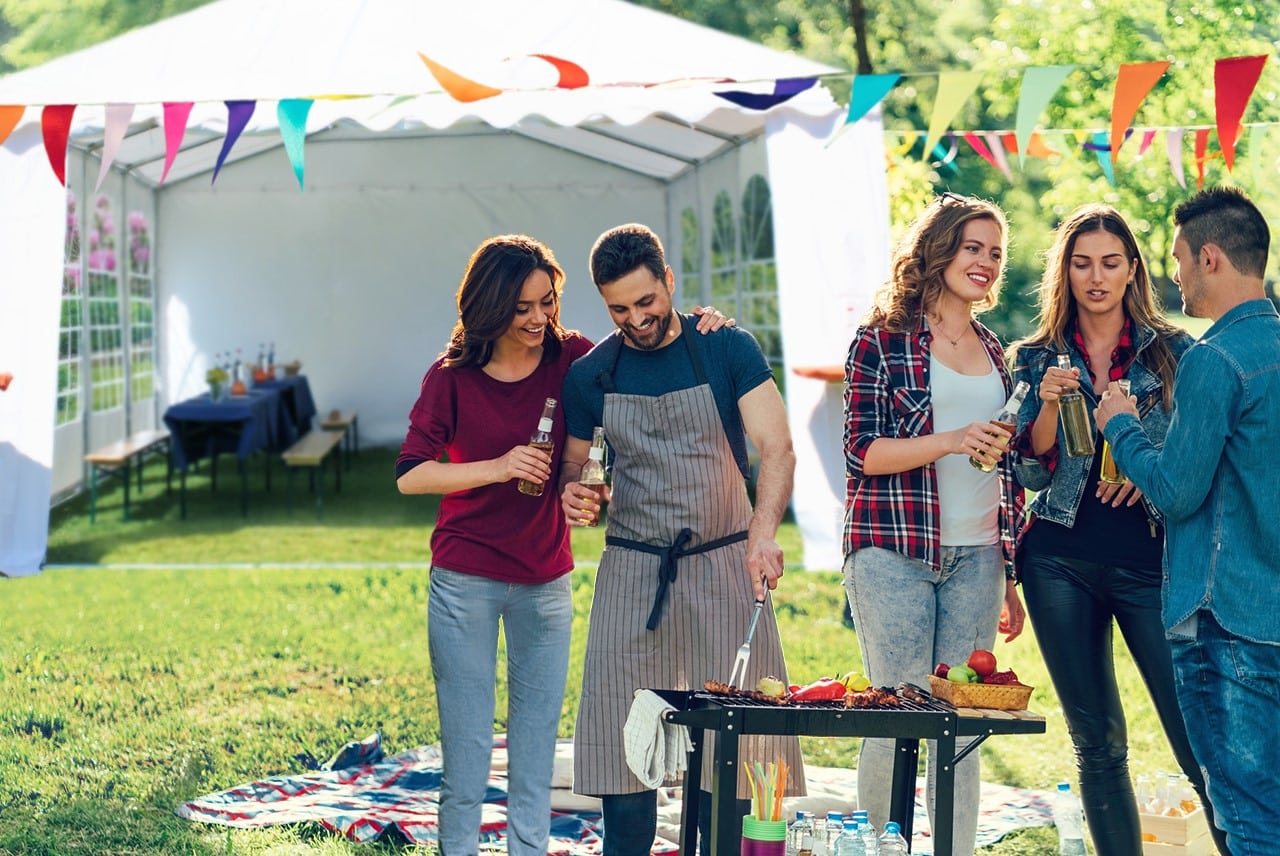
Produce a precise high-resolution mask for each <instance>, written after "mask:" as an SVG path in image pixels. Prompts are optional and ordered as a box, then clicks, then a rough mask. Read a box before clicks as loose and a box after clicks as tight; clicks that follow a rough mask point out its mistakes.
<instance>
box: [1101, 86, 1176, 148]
mask: <svg viewBox="0 0 1280 856" xmlns="http://www.w3.org/2000/svg"><path fill="white" fill-rule="evenodd" d="M1168 67H1169V63H1168V62H1163V61H1160V62H1137V63H1125V64H1123V65H1121V66H1120V76H1119V77H1117V78H1116V94H1115V98H1114V100H1113V101H1112V104H1111V165H1112V166H1115V163H1116V160H1117V159H1118V158H1119V157H1120V144H1121V143H1123V142H1124V132H1125V131H1127V130H1128V129H1129V125H1130V123H1132V122H1133V117H1134V116H1136V115H1138V107H1140V106H1141V105H1142V101H1143V99H1144V98H1146V97H1147V94H1148V93H1149V92H1151V88H1152V87H1154V86H1155V85H1156V83H1157V82H1158V81H1159V80H1160V78H1161V77H1162V76H1163V75H1164V72H1165V69H1167V68H1168Z"/></svg>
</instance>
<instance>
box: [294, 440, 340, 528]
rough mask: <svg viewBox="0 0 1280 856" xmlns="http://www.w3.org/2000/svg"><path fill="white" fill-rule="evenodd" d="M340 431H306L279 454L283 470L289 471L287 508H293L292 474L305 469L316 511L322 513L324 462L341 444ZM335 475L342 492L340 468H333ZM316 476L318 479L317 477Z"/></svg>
mask: <svg viewBox="0 0 1280 856" xmlns="http://www.w3.org/2000/svg"><path fill="white" fill-rule="evenodd" d="M342 438H343V432H341V431H308V432H307V433H306V434H303V435H302V437H301V438H299V440H298V442H296V443H294V444H293V445H292V446H290V447H289V448H287V449H285V450H284V452H283V453H281V455H280V457H281V458H282V459H284V465H285V468H286V469H287V470H288V471H289V508H291V509H292V508H293V473H294V470H296V469H300V468H302V467H306V468H308V469H310V470H311V473H310V475H311V489H312V490H313V491H315V495H316V511H317V513H321V514H323V513H324V462H325V461H326V460H327V459H328V458H329V455H330V454H332V452H333V450H334V449H336V448H338V446H339V445H340V444H341V443H342ZM334 472H335V473H336V474H337V490H338V491H339V492H341V490H342V467H341V466H337V467H334ZM317 476H318V477H317Z"/></svg>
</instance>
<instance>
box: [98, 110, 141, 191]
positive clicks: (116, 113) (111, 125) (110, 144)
mask: <svg viewBox="0 0 1280 856" xmlns="http://www.w3.org/2000/svg"><path fill="white" fill-rule="evenodd" d="M132 118H133V105H132V104H108V105H107V107H106V122H105V123H104V124H103V126H102V166H100V167H98V183H97V184H95V185H94V186H93V192H94V193H97V192H98V188H100V187H102V180H103V179H104V178H106V177H107V173H108V172H110V171H111V164H112V163H114V162H115V159H116V152H118V151H120V144H121V143H122V142H124V135H125V134H126V133H127V132H128V131H129V120H130V119H132Z"/></svg>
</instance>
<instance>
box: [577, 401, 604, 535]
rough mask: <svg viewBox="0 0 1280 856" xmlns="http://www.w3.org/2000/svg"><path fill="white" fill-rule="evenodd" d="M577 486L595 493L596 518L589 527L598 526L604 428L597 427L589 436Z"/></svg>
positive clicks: (602, 500)
mask: <svg viewBox="0 0 1280 856" xmlns="http://www.w3.org/2000/svg"><path fill="white" fill-rule="evenodd" d="M578 484H580V485H582V486H583V487H589V488H591V489H592V490H593V491H595V494H596V516H595V520H593V521H592V522H591V525H592V526H599V525H600V506H601V504H602V503H603V502H604V428H602V427H600V426H599V425H597V426H596V427H595V430H594V431H593V432H592V434H591V451H589V452H588V453H587V462H586V463H585V464H583V465H582V475H580V476H578Z"/></svg>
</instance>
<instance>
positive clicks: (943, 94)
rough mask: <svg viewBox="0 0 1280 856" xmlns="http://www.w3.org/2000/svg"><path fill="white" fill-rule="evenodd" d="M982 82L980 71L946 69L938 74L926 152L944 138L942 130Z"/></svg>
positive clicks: (925, 142) (925, 146)
mask: <svg viewBox="0 0 1280 856" xmlns="http://www.w3.org/2000/svg"><path fill="white" fill-rule="evenodd" d="M980 83H982V72H980V71H944V72H943V73H941V74H939V75H938V95H937V97H936V98H935V99H934V102H933V115H932V116H931V117H930V118H929V134H928V136H926V137H925V141H924V150H925V151H926V152H932V151H933V145H934V143H936V142H937V141H938V140H940V139H941V138H942V132H943V131H945V130H946V129H947V127H948V126H949V125H950V124H951V120H952V119H954V118H955V116H956V114H957V113H959V112H960V108H961V107H963V106H964V102H966V101H968V100H969V96H970V95H972V94H973V93H974V90H976V89H977V88H978V84H980Z"/></svg>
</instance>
